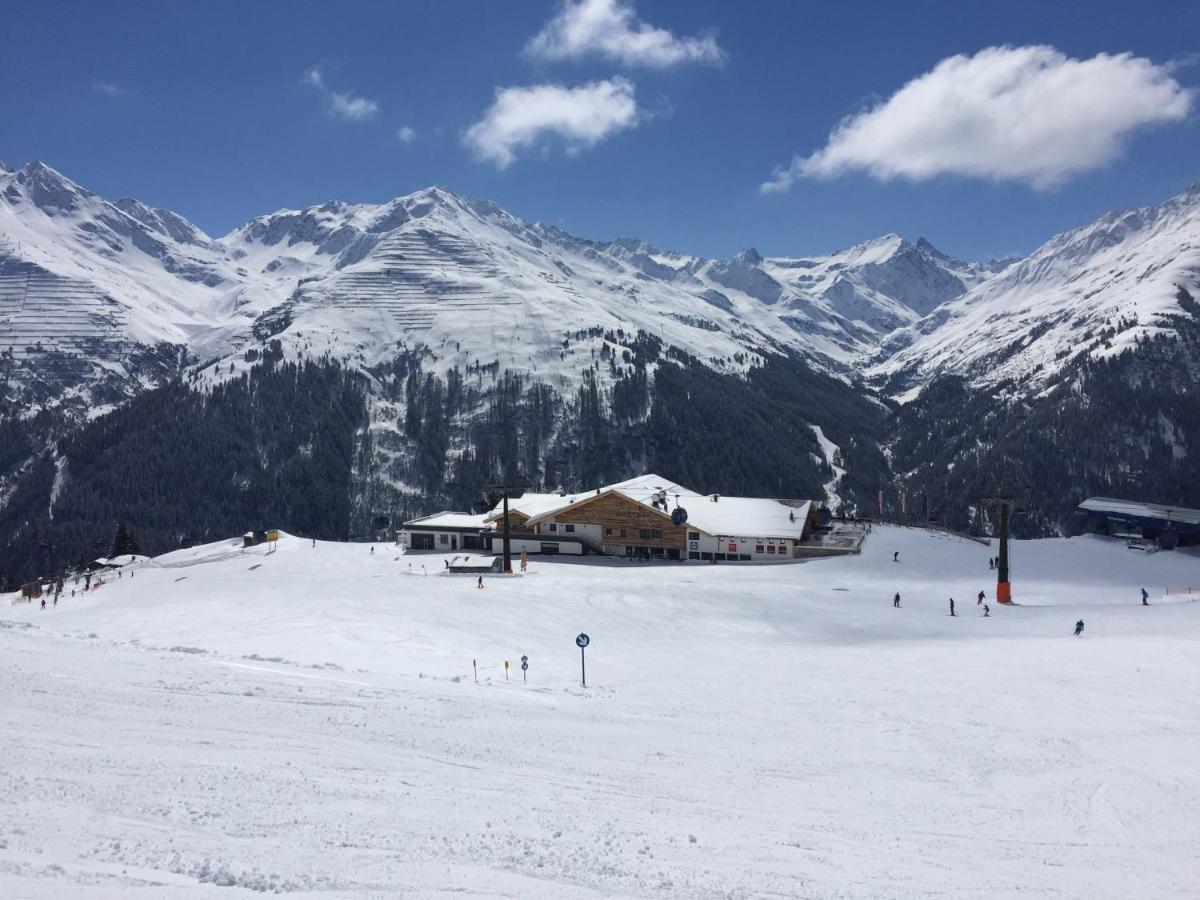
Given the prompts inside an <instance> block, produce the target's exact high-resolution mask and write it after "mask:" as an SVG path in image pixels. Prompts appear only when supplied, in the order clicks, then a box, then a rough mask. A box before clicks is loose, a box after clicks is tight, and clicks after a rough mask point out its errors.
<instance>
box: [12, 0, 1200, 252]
mask: <svg viewBox="0 0 1200 900" xmlns="http://www.w3.org/2000/svg"><path fill="white" fill-rule="evenodd" d="M574 2H575V3H576V6H571V7H564V6H563V4H562V3H561V2H557V0H555V2H519V3H483V2H454V0H447V2H440V3H432V4H431V3H412V4H406V3H355V2H341V3H337V4H332V3H304V2H294V3H286V4H285V3H278V4H275V3H266V2H260V3H232V2H230V3H225V2H205V3H146V4H123V3H119V2H107V3H74V4H67V3H55V2H45V3H33V4H30V3H15V2H9V0H5V3H4V9H3V10H2V11H0V21H3V22H4V23H5V37H4V39H3V47H4V50H3V53H0V159H3V160H4V161H5V162H7V163H9V164H10V165H17V164H20V163H23V162H25V161H27V160H29V159H35V158H36V159H42V160H45V161H46V162H48V163H50V164H51V165H53V166H55V167H56V168H58V169H60V170H61V171H63V172H64V173H65V174H67V175H69V176H70V177H72V178H74V179H75V180H76V181H79V182H80V183H82V184H84V185H85V186H87V187H89V188H91V189H92V190H95V191H97V192H98V193H101V194H103V195H105V196H108V197H113V198H115V197H120V196H134V197H137V198H139V199H142V200H145V201H147V202H149V203H152V204H154V205H158V206H165V207H168V208H171V209H174V210H176V211H178V212H180V213H182V214H183V215H185V216H187V217H189V218H190V219H192V220H193V221H194V222H196V224H198V225H199V226H200V227H202V228H204V229H205V230H206V231H209V232H210V233H212V234H214V235H221V234H224V233H225V232H226V231H228V230H230V229H231V228H232V227H234V226H235V225H237V224H240V223H241V222H243V221H245V220H246V219H248V218H250V217H251V216H253V215H257V214H261V213H265V212H269V211H271V210H274V209H278V208H281V207H299V206H305V205H308V204H312V203H318V202H322V201H324V200H328V199H335V198H336V199H343V200H350V201H380V200H384V199H387V198H390V197H393V196H397V195H400V194H404V193H408V192H411V191H413V190H417V189H419V188H421V187H425V186H428V185H430V184H442V185H445V186H447V187H450V188H452V189H454V190H456V191H458V192H460V193H463V194H467V195H470V196H476V197H486V198H489V199H493V200H495V201H497V202H498V203H500V204H501V205H502V206H504V207H505V208H507V209H509V210H510V211H512V212H513V213H515V214H517V215H520V216H522V217H523V218H527V219H531V220H539V219H540V220H543V221H547V222H553V223H555V224H558V225H560V226H562V227H564V228H566V229H568V230H570V231H572V232H575V233H577V234H580V235H583V236H586V237H594V238H601V239H604V238H611V237H616V236H622V235H626V236H637V237H644V238H646V239H648V240H651V241H653V242H654V243H656V244H659V245H661V246H665V247H670V248H677V249H680V250H685V251H688V252H693V253H701V254H704V255H709V256H724V255H729V254H732V253H735V252H737V251H738V250H739V249H741V248H743V247H747V246H755V247H757V248H758V249H759V250H760V251H762V252H763V253H766V254H771V255H787V254H805V253H817V252H823V251H828V250H832V249H836V248H839V247H844V246H847V245H849V244H852V243H855V242H857V241H860V240H865V239H868V238H870V237H873V236H876V235H878V234H882V233H885V232H889V231H895V232H899V233H901V234H904V235H906V236H908V237H911V238H916V237H918V236H925V237H927V238H928V239H929V240H931V241H932V242H933V243H934V244H935V245H937V246H939V247H940V248H942V249H943V250H945V251H947V252H950V253H954V254H956V255H960V256H964V257H969V258H978V257H986V256H1000V255H1007V254H1011V253H1016V252H1026V251H1028V250H1030V249H1032V248H1033V247H1035V246H1036V245H1037V244H1039V243H1041V241H1042V240H1044V239H1045V238H1046V237H1048V236H1049V235H1051V234H1053V233H1055V232H1057V231H1061V230H1063V229H1066V228H1070V227H1074V226H1076V225H1080V224H1084V223H1086V222H1087V221H1089V220H1091V219H1092V218H1094V217H1096V216H1097V215H1099V214H1101V213H1103V212H1105V211H1107V210H1109V209H1113V208H1117V207H1123V206H1130V205H1141V204H1148V203H1155V202H1158V201H1161V200H1163V199H1165V198H1166V197H1168V196H1170V195H1172V194H1175V193H1178V192H1180V191H1181V190H1183V189H1184V188H1185V187H1186V186H1187V185H1188V184H1190V183H1191V182H1193V181H1196V180H1198V179H1200V153H1198V152H1197V148H1200V126H1198V124H1197V119H1198V117H1200V98H1196V97H1194V96H1192V93H1191V92H1193V91H1195V90H1196V89H1197V88H1200V65H1197V63H1196V59H1195V57H1194V56H1193V55H1191V54H1194V52H1195V48H1196V43H1195V36H1196V35H1197V34H1200V4H1197V3H1195V2H1178V3H1174V2H1157V3H1156V2H1142V3H1110V2H1104V0H1093V2H1089V3H1075V4H1072V3H1066V2H1063V3H1053V4H1050V3H1044V2H1028V3H1027V2H1019V0H1018V2H1006V3H1004V4H985V3H973V4H963V3H918V2H907V3H895V2H887V3H879V4H875V5H873V6H872V5H870V4H824V3H821V4H818V3H800V2H783V0H771V2H765V0H764V2H749V3H739V4H733V3H716V2H689V3H667V2H652V0H638V2H635V3H630V2H628V0H625V2H621V0H574ZM578 4H584V5H582V6H581V5H578ZM585 6H586V7H587V8H585ZM571 15H574V16H575V18H574V19H571V18H564V17H565V16H571ZM581 23H582V24H581ZM538 35H541V37H540V38H539V37H537V36H538ZM1006 47H1007V48H1009V49H1007V50H1005V49H998V50H992V51H989V50H988V48H1006ZM1033 47H1041V48H1043V49H1042V50H1040V51H1030V50H1024V51H1021V48H1033ZM1050 48H1053V49H1050ZM1018 51H1020V53H1019V52H1018ZM960 54H961V55H963V59H962V60H960V61H959V62H958V63H957V64H955V63H953V62H951V63H943V61H945V60H947V59H949V58H951V57H954V56H956V55H960ZM1022 54H1023V55H1022ZM1098 54H1105V56H1101V57H1098ZM1120 54H1127V55H1125V56H1121V55H1120ZM914 79H922V80H920V81H919V82H918V84H917V85H916V86H915V87H913V88H912V89H911V90H910V89H906V91H905V93H904V94H903V95H902V96H900V97H895V96H894V95H896V93H897V92H898V91H901V89H902V88H905V85H907V84H909V83H910V82H912V81H913V80H914ZM997 84H999V85H1001V90H999V95H997V92H996V90H995V86H996V85H997ZM989 85H991V87H989ZM502 89H514V90H511V91H510V92H508V93H506V94H503V95H501V94H498V93H497V92H498V91H500V90H502ZM971 91H977V92H978V93H977V94H972V93H971ZM976 96H978V97H981V98H983V99H982V100H980V102H979V103H978V104H977V103H976V102H975V100H974V99H973V98H975V97H976ZM855 116H858V119H856V120H853V121H852V123H851V124H852V125H853V126H854V127H853V128H850V129H848V130H847V131H846V133H844V134H843V135H842V136H841V138H840V139H836V140H832V141H831V132H832V131H833V130H834V129H835V127H837V126H838V123H839V122H842V121H843V120H845V119H846V117H855ZM956 116H957V117H958V118H956ZM1031 122H1032V125H1030V123H1031ZM404 129H408V131H404ZM402 131H403V138H404V139H402ZM1043 156H1044V157H1045V158H1044V159H1043V158H1042V157H1043ZM793 160H798V162H797V163H796V164H795V165H793V164H792V161H793ZM789 173H790V174H789ZM773 178H774V184H775V187H776V189H775V190H766V191H764V189H763V188H762V185H764V183H768V182H772V179H773Z"/></svg>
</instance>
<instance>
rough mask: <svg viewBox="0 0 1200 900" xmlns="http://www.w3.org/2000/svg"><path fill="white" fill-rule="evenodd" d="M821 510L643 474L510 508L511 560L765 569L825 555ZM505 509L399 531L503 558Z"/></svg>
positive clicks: (525, 498)
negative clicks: (566, 557)
mask: <svg viewBox="0 0 1200 900" xmlns="http://www.w3.org/2000/svg"><path fill="white" fill-rule="evenodd" d="M819 506H820V502H819V501H816V502H814V501H811V500H772V499H767V498H757V497H726V496H720V495H717V494H707V495H705V494H697V493H696V492H695V491H693V490H690V489H689V488H685V487H683V486H682V485H678V484H675V483H673V482H670V481H668V480H667V479H665V478H662V477H660V476H658V475H642V476H639V477H637V478H632V479H630V480H628V481H622V482H620V483H618V484H611V485H607V486H605V487H600V488H597V489H595V490H593V491H587V492H583V493H578V494H566V493H552V494H535V493H527V494H523V495H522V496H520V497H517V498H515V499H510V500H509V527H510V531H511V543H512V551H513V553H517V554H519V553H521V552H526V553H568V554H582V553H601V554H605V555H608V556H625V557H639V558H656V559H677V560H687V559H690V560H703V561H737V562H752V561H771V560H785V559H796V558H802V557H807V556H821V555H826V554H827V553H828V550H826V549H823V548H822V547H821V546H820V542H819V541H814V540H813V539H814V537H815V532H816V530H817V511H818V508H819ZM503 517H504V513H503V508H502V506H497V507H496V508H495V509H493V510H491V512H488V513H485V514H483V515H479V516H471V515H467V514H464V513H449V512H447V513H438V514H436V515H433V516H426V517H425V518H423V519H416V520H413V521H411V522H407V523H405V526H404V530H403V531H401V532H400V535H399V539H400V541H401V542H402V543H404V544H405V546H407V547H409V548H410V549H414V550H418V549H429V550H440V551H452V550H457V549H477V548H482V549H487V550H491V551H492V552H496V553H498V552H501V549H502V544H503V533H504V522H503Z"/></svg>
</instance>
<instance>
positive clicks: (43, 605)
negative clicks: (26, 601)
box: [42, 597, 46, 609]
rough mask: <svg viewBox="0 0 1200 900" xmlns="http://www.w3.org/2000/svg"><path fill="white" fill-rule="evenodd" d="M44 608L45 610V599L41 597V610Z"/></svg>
mask: <svg viewBox="0 0 1200 900" xmlns="http://www.w3.org/2000/svg"><path fill="white" fill-rule="evenodd" d="M45 608H46V598H45V597H43V598H42V609H45Z"/></svg>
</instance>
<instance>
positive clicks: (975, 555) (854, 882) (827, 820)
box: [0, 527, 1200, 898]
mask: <svg viewBox="0 0 1200 900" xmlns="http://www.w3.org/2000/svg"><path fill="white" fill-rule="evenodd" d="M895 551H899V553H900V562H899V563H893V562H892V554H893V552H895ZM994 552H995V550H994V548H987V547H984V546H981V545H979V544H976V543H974V542H971V541H967V540H963V539H959V538H954V537H949V536H943V535H938V534H934V533H928V532H923V531H917V530H912V529H899V528H887V527H879V528H876V529H875V530H874V532H873V534H872V535H871V536H870V537H869V538H868V539H867V542H866V544H865V546H864V550H863V553H862V555H861V556H857V557H844V558H837V559H829V560H820V561H812V562H806V563H801V564H787V563H785V564H766V565H757V566H747V565H743V566H734V565H715V566H710V565H700V564H684V565H680V564H672V565H651V564H637V563H626V562H624V561H601V562H594V561H593V562H588V561H565V560H560V561H543V560H537V559H535V560H532V561H531V562H530V572H529V574H528V575H526V576H524V577H512V578H490V579H485V584H486V587H485V588H484V589H483V590H480V589H478V588H477V587H476V586H475V581H474V579H472V578H465V577H455V576H448V575H443V574H439V570H441V568H442V561H441V560H442V557H441V556H437V555H434V554H412V555H408V556H405V555H400V554H398V553H397V551H396V550H395V548H393V547H390V546H387V545H376V550H375V553H374V554H372V553H371V552H370V547H369V546H367V545H362V544H333V543H321V542H318V543H317V544H316V545H315V547H314V546H313V545H312V544H311V543H310V542H309V541H307V540H303V539H299V538H284V539H283V540H281V541H280V543H279V549H278V551H277V552H275V553H268V552H267V548H266V547H257V548H252V549H249V550H247V551H245V552H242V550H241V549H240V548H239V547H238V546H237V544H236V542H233V541H229V542H223V543H219V544H212V545H208V546H205V547H200V548H195V549H191V550H186V551H179V552H177V553H173V554H169V555H167V556H164V557H159V558H157V559H155V560H151V561H148V562H144V563H141V564H139V565H138V566H137V567H136V568H134V569H132V570H130V571H132V572H133V574H132V576H131V575H130V571H126V572H125V573H124V575H123V576H122V577H121V578H120V579H119V580H116V581H110V582H109V583H107V584H105V585H104V586H103V587H101V588H100V589H98V590H96V591H94V592H92V593H90V594H88V595H87V596H86V597H80V596H77V597H74V598H72V597H70V596H69V595H66V596H64V598H63V600H62V601H61V603H60V604H59V606H58V607H57V608H53V607H52V608H49V609H47V610H45V611H42V610H40V609H37V608H36V607H35V606H34V605H20V606H11V605H9V602H8V601H9V598H8V597H5V598H3V601H2V602H3V606H2V607H0V626H2V627H0V647H2V648H3V653H2V655H0V710H2V712H0V717H2V720H0V740H2V742H3V743H2V747H3V755H4V760H5V765H4V766H3V767H0V896H5V897H34V898H50V897H55V898H57V897H63V896H72V897H133V898H152V897H153V898H160V897H198V896H208V895H211V894H213V892H214V891H215V890H216V888H217V887H225V888H227V890H226V893H224V894H221V895H220V896H231V897H232V896H239V895H242V894H244V893H246V892H247V891H251V890H254V891H257V890H273V891H279V892H286V893H289V894H290V895H292V896H296V897H323V898H326V897H385V896H386V897H393V896H412V897H443V896H456V897H461V896H468V897H522V898H526V897H534V898H561V897H606V898H609V897H654V898H667V897H680V898H707V897H770V896H786V897H795V896H802V897H820V898H825V897H896V898H900V897H904V898H911V897H923V896H947V895H949V896H969V897H1013V898H1015V897H1027V896H1044V895H1054V896H1059V897H1080V898H1085V897H1086V898H1104V897H1112V898H1117V897H1122V898H1124V897H1134V896H1138V897H1190V896H1195V893H1194V891H1195V885H1196V884H1197V883H1200V867H1198V858H1200V857H1198V854H1197V851H1196V847H1197V846H1200V822H1198V820H1197V819H1196V817H1195V810H1196V809H1197V808H1200V763H1198V762H1197V761H1196V756H1195V748H1196V747H1197V746H1200V705H1198V704H1197V703H1196V702H1195V698H1196V696H1197V692H1198V690H1200V655H1198V654H1197V652H1196V651H1197V649H1198V643H1197V642H1198V640H1200V605H1197V604H1196V603H1194V602H1184V601H1186V595H1185V596H1183V597H1180V596H1178V595H1172V596H1170V597H1166V596H1164V591H1165V589H1166V588H1167V587H1172V586H1181V585H1184V584H1187V583H1189V581H1190V582H1192V583H1200V564H1198V563H1200V560H1198V559H1197V557H1196V556H1195V555H1189V554H1187V553H1184V552H1176V553H1159V554H1154V555H1150V556H1146V555H1143V554H1141V553H1134V552H1132V551H1129V550H1126V549H1125V548H1124V547H1123V546H1122V545H1120V544H1119V543H1115V542H1106V541H1103V540H1100V539H1097V538H1076V539H1071V540H1046V541H1036V542H1020V543H1017V544H1016V546H1015V548H1014V552H1013V579H1014V594H1015V597H1016V598H1017V599H1018V601H1019V602H1020V603H1021V605H1020V606H1019V607H1015V608H1001V607H998V606H996V605H995V604H993V605H992V616H991V617H990V618H986V619H985V618H982V617H981V616H980V615H979V612H978V609H977V607H976V605H975V604H974V602H973V598H974V595H975V594H976V593H977V592H978V591H979V590H980V589H985V590H987V592H988V594H989V595H991V594H992V593H993V588H994V584H993V583H992V580H993V577H994V573H992V572H990V571H989V570H988V567H987V558H988V556H990V555H993V554H994ZM423 567H424V569H425V570H427V571H428V572H429V573H430V574H428V575H425V574H423V573H422V569H423ZM1142 586H1145V587H1146V588H1147V589H1148V590H1149V592H1150V594H1151V603H1152V604H1153V605H1152V606H1151V607H1149V608H1144V607H1141V606H1140V605H1139V602H1140V594H1139V590H1140V588H1141V587H1142ZM895 591H899V592H900V593H901V595H902V598H903V600H902V608H901V609H893V608H892V603H891V598H892V594H893V593H894V592H895ZM950 596H953V597H955V598H956V600H957V601H958V610H959V613H960V615H959V616H958V617H956V618H951V617H949V615H947V611H948V604H947V601H948V598H949V597H950ZM1079 618H1083V619H1084V620H1085V621H1086V623H1087V628H1086V631H1085V634H1084V636H1083V637H1082V638H1080V639H1076V638H1074V637H1072V636H1071V631H1072V627H1073V625H1074V623H1075V621H1076V619H1079ZM580 631H586V632H587V633H588V634H589V635H590V636H591V646H590V647H589V648H588V651H587V652H588V659H587V662H588V682H589V683H588V687H587V688H586V689H585V688H583V687H581V686H580V685H579V681H578V677H579V651H578V649H577V648H576V647H575V644H574V638H575V635H576V634H577V633H578V632H580ZM522 654H526V655H528V656H529V660H530V669H529V676H530V677H529V681H528V683H522V682H521V678H520V670H519V668H518V666H519V662H518V661H519V659H520V657H521V655H522ZM506 659H507V660H509V661H510V662H511V663H512V666H513V668H512V671H511V673H510V677H511V680H509V681H506V680H505V677H504V670H503V661H504V660H506ZM472 660H476V661H477V662H478V666H479V676H478V677H479V680H478V683H476V681H475V679H474V677H473V669H472Z"/></svg>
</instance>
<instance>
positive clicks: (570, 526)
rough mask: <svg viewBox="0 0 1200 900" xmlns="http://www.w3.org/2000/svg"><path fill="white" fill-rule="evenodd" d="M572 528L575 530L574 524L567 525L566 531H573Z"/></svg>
mask: <svg viewBox="0 0 1200 900" xmlns="http://www.w3.org/2000/svg"><path fill="white" fill-rule="evenodd" d="M574 530H575V526H574V525H568V526H567V531H574Z"/></svg>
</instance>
